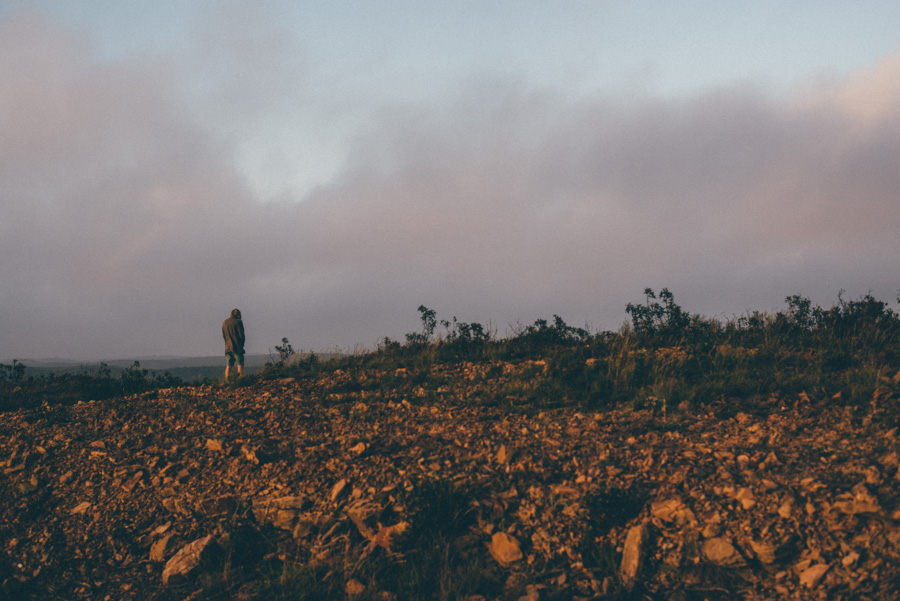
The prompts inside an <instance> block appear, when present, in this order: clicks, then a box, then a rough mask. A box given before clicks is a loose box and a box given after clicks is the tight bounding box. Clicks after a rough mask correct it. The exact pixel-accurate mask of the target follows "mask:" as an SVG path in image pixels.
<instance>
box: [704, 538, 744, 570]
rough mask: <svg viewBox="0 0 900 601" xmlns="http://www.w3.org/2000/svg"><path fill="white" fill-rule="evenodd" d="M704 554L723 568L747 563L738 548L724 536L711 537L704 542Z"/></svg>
mask: <svg viewBox="0 0 900 601" xmlns="http://www.w3.org/2000/svg"><path fill="white" fill-rule="evenodd" d="M702 552H703V556H704V557H705V558H706V559H707V560H708V561H710V562H711V563H714V564H716V565H718V566H722V567H723V568H736V567H741V566H743V565H744V564H745V562H744V558H743V557H741V555H740V553H738V551H737V549H735V548H734V545H732V544H731V543H730V542H728V541H727V540H725V539H724V538H718V537H717V538H711V539H709V540H707V541H706V542H704V543H703V548H702Z"/></svg>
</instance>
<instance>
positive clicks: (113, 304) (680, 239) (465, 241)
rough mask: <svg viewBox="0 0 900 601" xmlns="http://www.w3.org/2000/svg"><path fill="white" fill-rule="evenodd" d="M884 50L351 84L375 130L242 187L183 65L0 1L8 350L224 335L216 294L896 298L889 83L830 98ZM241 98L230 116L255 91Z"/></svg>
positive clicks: (264, 319)
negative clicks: (714, 79) (273, 185)
mask: <svg viewBox="0 0 900 601" xmlns="http://www.w3.org/2000/svg"><path fill="white" fill-rule="evenodd" d="M23 31H24V32H27V33H23ZM293 43H294V42H293V41H291V40H285V41H282V42H279V43H278V44H281V45H284V46H279V45H278V44H276V48H275V49H274V50H272V52H273V54H271V55H266V54H265V53H266V50H265V49H264V48H258V49H257V51H256V53H254V55H253V56H259V55H260V54H259V53H262V55H264V56H270V57H273V58H271V64H270V65H269V66H270V67H271V66H274V65H276V64H277V63H278V62H279V61H280V60H282V58H284V54H283V53H281V51H280V50H279V48H280V47H292V46H291V45H292V44H293ZM288 54H290V53H288ZM224 64H230V63H223V65H224ZM896 64H897V62H896V61H895V62H891V61H886V63H885V65H881V66H879V67H878V69H876V70H874V71H873V72H872V73H869V74H865V73H864V74H858V75H855V76H854V78H853V79H852V80H849V81H844V82H833V83H831V84H829V85H827V86H822V87H818V88H813V89H808V90H803V91H798V92H797V94H796V96H795V97H793V98H787V99H785V98H776V97H771V96H768V95H766V94H765V93H764V92H763V91H762V90H760V89H758V88H754V87H751V86H737V87H733V88H725V89H719V90H714V91H711V92H709V93H707V94H702V95H698V96H695V97H693V98H689V99H686V100H670V99H661V98H646V97H633V98H619V97H616V96H614V95H612V94H609V95H607V96H602V97H599V96H598V97H596V98H589V99H581V100H578V101H575V100H571V99H568V98H566V97H565V95H564V94H563V93H562V92H560V91H554V90H536V89H533V88H531V87H529V86H528V85H525V84H523V83H521V82H515V81H499V80H485V79H482V80H480V81H478V82H476V83H475V84H473V85H472V86H471V87H469V88H465V89H461V90H460V91H459V93H458V94H457V95H456V96H455V97H453V98H449V99H444V100H440V101H439V100H434V101H433V102H432V103H431V104H418V105H415V106H400V105H398V106H393V107H392V106H384V107H371V108H369V107H363V108H360V107H356V108H355V109H354V110H355V111H360V110H369V111H370V112H371V119H370V124H371V125H370V127H369V129H368V130H366V131H361V132H359V134H358V135H357V137H356V139H355V143H354V146H353V148H352V151H351V152H350V153H349V154H348V157H349V158H348V160H347V163H346V165H345V168H344V170H343V171H342V172H341V173H340V175H339V176H338V177H336V178H335V179H334V181H332V182H330V183H329V184H328V185H327V186H322V187H320V188H318V189H316V190H315V191H313V192H311V193H309V194H307V195H306V196H305V197H303V198H298V199H295V200H294V201H291V202H288V201H283V202H280V203H273V202H269V203H262V202H258V199H256V198H254V196H253V193H252V191H251V188H250V187H249V186H248V184H247V182H246V181H245V177H244V175H242V172H241V171H240V169H239V167H238V163H237V158H236V157H237V156H238V151H237V149H236V145H235V144H229V143H226V142H223V140H226V141H227V140H228V136H222V135H221V134H222V131H217V130H214V129H211V128H212V127H213V124H214V122H215V119H214V118H212V117H213V116H214V115H215V111H212V113H211V114H209V115H205V116H203V117H200V116H198V114H197V104H195V103H196V102H198V98H197V96H196V94H197V90H196V89H195V88H191V89H187V88H186V86H187V84H186V83H185V80H184V78H183V72H179V71H178V68H177V66H176V65H173V64H171V63H167V62H166V61H165V60H164V59H162V58H153V57H143V58H133V59H128V60H127V61H121V62H110V61H103V60H101V59H99V58H98V57H97V56H96V55H95V54H94V53H93V52H92V50H91V47H90V45H89V44H88V43H86V42H85V41H84V40H82V39H80V38H78V37H77V36H75V35H72V34H69V33H66V31H65V29H62V28H61V27H60V26H59V25H58V24H54V23H53V22H52V21H50V20H48V19H47V18H46V17H41V16H40V15H35V14H33V13H28V12H22V11H20V12H18V13H15V14H14V15H13V16H12V17H8V18H6V19H4V20H0V82H3V83H2V84H0V85H3V86H4V92H3V93H2V94H0V128H2V131H0V134H2V135H0V158H2V159H3V160H2V161H0V232H2V239H0V250H2V259H0V277H2V279H3V282H4V284H3V288H2V290H0V340H2V347H0V360H2V358H12V357H19V358H23V357H26V356H36V355H42V356H47V355H67V356H73V357H77V358H113V357H117V356H134V355H140V354H218V353H219V351H220V348H219V347H220V346H221V344H220V340H219V332H218V328H219V324H220V323H221V320H222V319H224V317H225V316H227V314H228V311H229V310H230V309H231V308H233V307H235V306H237V307H240V308H241V309H242V311H243V312H244V315H245V319H246V321H247V326H248V335H249V340H250V345H249V346H250V348H251V349H252V350H254V351H263V352H264V351H265V350H266V349H268V348H270V347H272V346H274V344H276V343H278V342H279V341H280V339H281V337H282V336H288V337H290V339H291V341H292V343H294V346H295V347H303V348H310V347H314V348H317V349H326V348H332V347H334V346H340V347H343V348H347V347H352V346H353V345H354V344H357V343H358V344H363V345H366V346H371V345H372V344H374V343H375V342H376V341H377V340H378V339H380V338H381V337H383V336H392V337H402V334H403V333H404V332H407V331H412V330H414V329H416V328H417V327H418V323H417V322H418V320H417V314H416V312H415V308H416V307H417V306H418V305H419V304H423V303H424V304H426V305H428V306H429V307H432V308H434V309H436V310H437V311H438V315H439V317H441V318H448V319H449V318H450V317H452V316H453V315H456V316H458V317H459V318H460V319H462V320H464V321H479V322H485V323H486V322H492V323H493V325H494V326H495V327H496V328H497V329H498V330H499V332H500V333H501V334H503V333H505V332H506V330H507V325H508V324H510V323H512V322H516V321H521V322H524V323H530V322H532V321H533V320H534V319H537V318H549V317H550V316H551V315H552V314H553V313H558V314H560V315H561V316H562V317H563V318H564V319H566V320H567V321H568V322H569V323H572V324H575V325H583V324H585V323H586V322H587V323H590V324H592V325H593V326H595V327H598V328H617V327H618V326H619V324H620V323H621V322H622V321H623V320H624V319H625V317H626V315H625V312H624V306H625V303H627V302H629V301H635V300H640V299H641V291H642V290H643V289H644V287H646V286H652V287H655V288H659V287H663V286H668V287H669V288H670V289H672V290H673V291H674V292H675V294H676V300H677V301H678V302H679V303H680V304H682V305H683V306H684V307H685V308H686V309H687V310H689V311H696V312H701V313H705V314H708V315H730V314H733V313H741V312H743V311H744V310H746V309H770V308H777V307H780V306H781V304H782V299H783V298H784V296H786V295H788V294H794V293H802V294H807V295H809V296H811V297H812V298H813V300H815V301H816V302H820V303H823V304H825V303H829V302H831V301H833V300H834V299H835V295H836V293H837V291H838V290H839V289H840V288H846V289H847V290H848V291H849V293H850V294H851V295H858V294H863V293H865V292H867V291H868V290H869V289H872V290H873V292H875V293H876V294H877V295H879V296H880V297H881V298H883V299H885V300H892V299H893V293H894V292H895V290H896V288H897V286H898V280H900V278H898V276H900V273H898V267H897V262H896V256H897V254H898V251H900V237H898V236H896V232H897V231H900V203H897V202H896V190H897V189H898V183H900V182H898V177H900V176H898V171H897V170H896V168H895V161H896V157H897V156H898V152H897V151H898V150H900V109H897V108H894V107H900V103H893V104H889V103H888V104H884V103H881V104H879V105H878V106H877V107H876V108H877V110H875V109H872V108H868V109H866V110H865V111H864V112H862V113H860V112H858V111H854V108H855V107H857V106H858V105H857V104H854V103H848V101H847V100H846V98H847V97H848V95H849V96H850V97H855V96H853V94H850V92H851V91H853V90H855V89H860V88H862V89H872V87H873V86H874V89H877V90H881V89H884V91H885V93H894V94H895V96H896V91H895V90H894V91H892V90H893V88H892V87H891V85H890V84H889V83H885V82H891V81H893V79H892V78H891V77H890V75H892V74H893V75H900V73H897V69H896V68H895V67H893V65H896ZM223 68H225V67H223ZM243 68H244V67H240V66H239V67H238V69H237V71H236V73H237V74H238V75H239V74H240V73H241V72H242V69H243ZM294 77H295V79H294V80H293V81H294V83H296V82H298V81H299V79H296V78H302V75H301V74H298V73H295V74H294ZM225 79H228V78H227V77H225ZM238 81H240V79H238ZM879 82H881V83H879ZM259 85H260V87H261V88H266V86H267V85H268V84H266V82H265V79H264V78H263V80H260V83H259ZM268 89H271V88H268ZM290 89H291V88H290V87H288V88H285V89H283V90H282V91H283V93H284V94H286V95H287V97H288V98H290V97H291V94H293V92H291V91H290ZM285 90H287V91H285ZM848 90H849V91H848ZM213 92H215V93H219V92H221V90H218V91H216V90H214V91H213ZM214 95H215V94H214ZM307 100H309V99H306V100H305V101H304V102H306V101H307ZM241 102H243V103H245V104H246V106H245V108H246V109H247V111H246V112H241V114H242V115H244V117H238V116H237V113H232V118H233V119H235V120H234V121H232V122H230V123H228V124H227V125H226V127H225V129H226V130H228V132H231V133H233V132H234V131H238V130H239V129H240V128H241V124H242V123H244V122H243V121H241V119H242V118H246V119H247V121H246V123H251V124H252V123H253V122H254V119H257V118H260V117H261V116H262V117H265V116H266V115H267V114H270V113H267V110H269V109H268V108H266V107H268V106H269V105H267V104H266V102H267V101H266V100H265V99H264V98H260V97H257V96H254V95H253V94H249V95H247V96H246V97H244V98H243V99H242V100H241ZM283 106H284V105H282V107H283ZM303 106H305V107H309V106H310V105H309V104H304V105H303ZM254 107H258V108H259V111H255V110H254ZM376 108H377V110H376ZM271 110H273V111H275V110H276V109H271ZM277 110H282V109H281V108H278V109H277ZM323 110H325V109H323ZM242 111H243V109H242ZM276 112H277V111H276ZM226 114H227V111H226Z"/></svg>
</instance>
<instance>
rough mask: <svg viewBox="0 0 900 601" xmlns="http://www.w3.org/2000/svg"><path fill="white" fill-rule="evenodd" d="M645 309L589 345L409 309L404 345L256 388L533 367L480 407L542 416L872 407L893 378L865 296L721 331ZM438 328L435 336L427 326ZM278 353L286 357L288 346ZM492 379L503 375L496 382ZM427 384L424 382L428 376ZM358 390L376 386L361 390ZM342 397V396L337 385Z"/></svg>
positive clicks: (883, 314) (582, 339)
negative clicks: (411, 317)
mask: <svg viewBox="0 0 900 601" xmlns="http://www.w3.org/2000/svg"><path fill="white" fill-rule="evenodd" d="M644 294H645V302H644V303H640V304H632V303H629V304H628V305H627V306H626V311H627V312H628V314H629V316H630V318H631V322H630V323H627V324H625V325H624V326H623V328H622V329H621V330H620V331H618V332H610V331H603V332H597V333H591V332H589V331H587V330H585V329H583V328H577V327H572V326H569V325H568V324H566V323H565V322H564V321H563V319H562V318H560V317H559V316H557V315H554V316H553V319H552V321H547V320H544V319H539V320H537V321H535V322H534V324H532V325H529V326H525V327H521V328H519V329H518V330H517V331H515V332H514V334H513V335H511V336H509V337H506V338H497V337H496V335H495V332H494V331H493V330H492V329H491V328H490V327H485V326H483V325H481V324H477V323H465V322H460V321H458V320H457V319H456V318H455V317H454V318H453V319H452V321H447V320H439V319H438V317H437V315H436V313H435V311H433V310H431V309H428V308H427V307H425V306H420V307H419V308H418V311H419V314H420V318H421V322H422V329H421V331H420V332H413V333H410V334H407V335H406V340H405V342H398V341H395V340H392V339H390V338H385V339H384V340H383V341H382V342H381V343H380V344H379V345H378V347H377V348H376V349H375V350H374V351H372V352H368V353H364V354H356V355H353V356H344V357H340V358H337V359H333V360H330V361H319V360H318V358H317V357H316V356H315V355H310V356H308V357H306V358H305V359H300V358H299V356H298V357H293V359H292V360H290V361H289V360H288V357H285V356H284V353H280V360H279V361H273V362H271V363H270V364H269V365H268V366H267V367H266V368H265V369H264V370H262V371H261V372H260V377H263V378H267V377H285V376H293V377H305V376H312V375H315V374H319V373H321V372H323V371H324V372H328V371H334V370H338V369H341V370H344V371H346V372H348V373H350V374H351V375H353V376H356V375H358V374H359V373H362V372H364V371H366V370H368V371H375V372H381V373H382V374H383V375H382V376H381V380H380V381H381V385H382V386H384V385H389V386H390V385H399V382H397V381H396V380H395V379H392V378H391V376H390V374H391V373H393V372H396V371H397V370H408V371H410V372H412V373H413V374H414V375H415V377H416V378H417V382H418V383H423V382H425V381H427V380H428V378H429V377H432V376H433V375H434V372H436V370H438V369H439V368H440V369H445V368H447V367H448V366H453V365H465V364H470V363H479V364H503V363H518V364H521V363H524V362H528V361H531V362H540V369H537V370H535V369H534V368H529V369H523V370H518V371H515V372H514V373H511V374H508V377H507V378H506V383H505V385H504V387H502V388H501V389H500V390H499V391H498V393H497V397H496V398H493V399H490V398H482V399H478V400H480V401H482V402H498V398H499V399H501V402H509V403H510V404H511V405H514V406H519V407H522V406H531V407H548V406H556V405H562V404H571V403H577V404H583V405H585V406H588V407H593V408H602V407H606V406H612V405H616V404H619V403H622V402H630V403H634V404H636V405H643V404H647V403H650V404H652V405H655V406H660V407H662V408H665V407H672V406H675V405H678V404H680V403H683V402H688V403H690V404H704V403H709V402H713V401H716V400H722V399H729V398H742V399H745V400H753V399H761V398H765V397H767V396H769V395H772V394H774V393H784V394H799V393H800V392H804V391H806V392H807V393H808V394H810V395H823V394H826V393H827V394H828V395H829V396H831V395H835V394H837V393H840V395H841V398H842V399H843V400H844V401H845V402H861V401H862V400H864V399H866V398H868V397H869V396H870V395H871V392H872V390H874V388H875V387H876V386H877V385H878V380H879V377H880V376H883V375H892V374H893V372H894V371H896V370H897V369H898V368H900V347H898V343H900V316H898V314H897V313H896V312H894V311H893V310H892V309H891V308H890V307H889V306H888V305H887V303H885V302H883V301H879V300H877V299H875V298H874V297H872V296H871V295H865V296H863V297H862V298H860V299H858V300H852V301H847V300H844V299H843V292H842V293H840V294H839V295H838V303H837V304H836V305H834V306H833V307H830V308H828V309H824V308H821V307H818V306H813V304H812V303H811V301H810V300H809V299H807V298H804V297H802V296H798V295H794V296H789V297H787V298H786V299H785V302H786V303H787V308H786V309H784V310H781V311H777V312H775V313H760V312H757V311H754V312H752V313H750V314H748V315H745V316H741V317H738V318H735V319H731V320H728V321H724V322H723V321H720V320H717V319H710V318H706V317H703V316H699V315H692V314H690V313H688V312H687V311H685V310H684V309H682V308H681V307H680V306H679V305H678V304H676V302H675V298H674V295H673V294H672V293H671V292H670V291H669V290H667V289H665V288H663V289H662V290H661V291H660V292H659V294H656V293H655V292H654V291H653V290H652V289H650V288H647V289H646V290H645V291H644ZM438 324H440V325H441V326H443V327H444V329H445V332H444V333H443V334H436V330H437V326H438ZM282 345H283V346H282V347H276V348H277V349H282V350H283V349H285V348H289V347H290V345H289V343H288V341H287V339H283V340H282ZM498 373H502V372H498ZM429 374H432V376H429ZM368 380H369V381H368V382H367V383H365V384H359V386H360V389H362V388H364V387H366V386H368V387H372V386H374V385H375V384H374V383H373V381H372V379H371V378H369V379H368ZM347 386H348V391H351V389H352V384H348V385H347Z"/></svg>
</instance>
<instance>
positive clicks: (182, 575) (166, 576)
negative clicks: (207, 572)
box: [162, 535, 216, 584]
mask: <svg viewBox="0 0 900 601" xmlns="http://www.w3.org/2000/svg"><path fill="white" fill-rule="evenodd" d="M215 549H216V543H215V541H214V540H213V537H212V535H210V536H204V537H203V538H201V539H197V540H195V541H194V542H192V543H190V544H187V545H185V546H184V547H183V548H182V549H181V550H180V551H178V553H176V554H175V555H173V556H172V559H170V560H169V561H168V562H166V567H165V568H164V569H163V574H162V581H163V584H176V583H177V582H180V581H183V580H185V579H187V578H188V577H190V575H191V574H192V573H194V572H195V571H197V570H198V569H199V568H200V567H202V566H203V564H204V563H205V562H206V561H207V560H208V559H209V558H210V557H211V556H212V555H213V554H214V552H215Z"/></svg>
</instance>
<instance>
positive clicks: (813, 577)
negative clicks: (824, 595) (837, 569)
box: [800, 563, 830, 588]
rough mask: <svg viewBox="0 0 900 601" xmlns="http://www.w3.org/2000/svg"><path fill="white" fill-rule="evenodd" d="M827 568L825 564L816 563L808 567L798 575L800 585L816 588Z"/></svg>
mask: <svg viewBox="0 0 900 601" xmlns="http://www.w3.org/2000/svg"><path fill="white" fill-rule="evenodd" d="M829 567H830V566H829V565H828V564H827V563H817V564H816V565H814V566H809V567H808V568H806V569H805V570H803V572H801V573H800V584H802V585H803V586H805V587H807V588H813V587H815V586H818V585H819V583H820V582H821V581H822V578H823V577H824V576H825V572H827V571H828V568H829Z"/></svg>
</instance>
